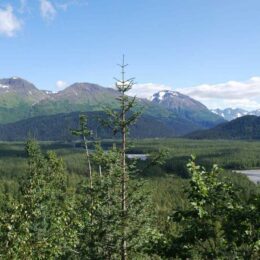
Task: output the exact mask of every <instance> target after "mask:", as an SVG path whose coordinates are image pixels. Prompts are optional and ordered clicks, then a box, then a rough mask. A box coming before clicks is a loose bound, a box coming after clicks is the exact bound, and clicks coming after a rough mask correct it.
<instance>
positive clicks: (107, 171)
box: [0, 64, 260, 259]
mask: <svg viewBox="0 0 260 260" xmlns="http://www.w3.org/2000/svg"><path fill="white" fill-rule="evenodd" d="M132 84H133V82H132V81H131V80H125V79H124V64H123V65H122V79H121V80H119V81H118V83H117V89H118V92H119V97H118V102H119V104H120V108H121V109H120V110H117V111H113V110H110V109H107V111H106V113H107V115H108V120H107V119H106V120H104V122H102V125H103V127H108V128H109V129H111V130H112V131H113V132H114V134H119V136H118V139H116V140H110V141H101V140H99V141H93V140H92V132H91V131H90V130H89V128H88V118H87V117H86V116H84V115H81V116H80V118H79V121H78V122H79V124H78V127H77V129H71V134H72V135H74V136H77V138H78V140H79V139H81V140H82V142H77V143H76V142H73V141H69V140H68V142H67V143H65V144H64V143H51V142H49V143H40V144H37V142H36V141H35V140H29V141H27V142H26V144H25V147H23V146H24V144H23V143H2V144H0V151H1V159H0V163H1V169H0V171H1V172H0V178H1V183H0V258H1V259H258V258H259V255H260V214H259V213H260V194H259V187H258V186H257V185H255V184H254V183H252V182H250V181H249V180H248V179H247V177H245V176H243V175H240V174H236V173H233V172H231V171H229V169H235V168H237V169H238V168H247V167H259V166H260V158H259V150H260V144H259V143H250V142H228V141H222V142H213V141H204V142H201V141H190V140H184V139H178V140H170V139H158V140H151V139H147V140H143V141H136V140H129V139H128V130H129V128H130V126H131V125H133V124H135V122H136V120H138V117H139V116H140V113H139V112H138V111H135V112H131V110H132V108H134V106H135V99H134V98H129V97H128V96H127V95H125V94H126V93H127V91H128V90H129V89H130V88H131V86H132ZM50 150H55V151H56V152H57V153H55V152H53V151H50ZM127 153H145V154H148V155H149V156H148V159H147V160H145V161H142V160H129V159H127V156H126V155H127ZM191 154H194V155H197V159H196V158H195V156H191ZM216 163H217V164H218V165H219V166H217V164H216ZM200 165H201V166H200ZM219 167H221V168H223V170H222V169H221V168H219Z"/></svg>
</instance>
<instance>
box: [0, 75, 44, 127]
mask: <svg viewBox="0 0 260 260" xmlns="http://www.w3.org/2000/svg"><path fill="white" fill-rule="evenodd" d="M45 98H47V94H46V93H44V92H43V91H40V90H38V89H37V88H36V87H35V86H34V85H33V84H32V83H30V82H28V81H26V80H24V79H21V78H16V77H13V78H10V79H0V122H1V123H8V122H13V121H16V120H17V119H21V118H27V117H30V115H31V108H32V106H33V105H34V104H36V103H38V102H40V101H41V100H43V99H45Z"/></svg>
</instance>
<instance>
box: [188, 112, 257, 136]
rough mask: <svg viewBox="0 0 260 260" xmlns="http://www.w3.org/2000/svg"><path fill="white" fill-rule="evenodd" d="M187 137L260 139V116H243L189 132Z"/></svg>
mask: <svg viewBox="0 0 260 260" xmlns="http://www.w3.org/2000/svg"><path fill="white" fill-rule="evenodd" d="M187 137H189V138H194V139H237V140H259V139H260V117H257V116H243V117H240V118H237V119H235V120H232V121H230V122H227V123H224V124H220V125H218V126H216V127H214V128H212V129H208V130H202V131H196V132H194V133H191V134H188V135H187Z"/></svg>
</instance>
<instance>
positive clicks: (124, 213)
mask: <svg viewBox="0 0 260 260" xmlns="http://www.w3.org/2000/svg"><path fill="white" fill-rule="evenodd" d="M123 82H124V74H123ZM122 101H123V106H122V123H123V127H122V180H121V200H122V201H121V202H122V205H121V209H122V228H123V232H122V236H123V237H122V245H121V247H122V249H121V259H122V260H127V239H126V224H127V223H126V218H127V205H126V193H127V187H126V182H127V176H126V175H127V173H126V155H125V154H126V126H125V120H126V118H125V117H126V115H125V101H124V93H123V95H122Z"/></svg>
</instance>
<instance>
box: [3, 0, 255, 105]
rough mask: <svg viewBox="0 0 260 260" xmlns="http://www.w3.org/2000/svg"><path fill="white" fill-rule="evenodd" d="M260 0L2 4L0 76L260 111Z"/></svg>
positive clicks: (19, 0) (27, 0)
mask: <svg viewBox="0 0 260 260" xmlns="http://www.w3.org/2000/svg"><path fill="white" fill-rule="evenodd" d="M259 46H260V1H259V0H246V1H245V0H131V1H130V0H128V1H127V0H0V78H6V77H12V76H18V77H22V78H25V79H27V80H28V81H30V82H32V83H34V84H35V85H36V86H37V87H38V88H40V89H49V90H53V91H59V90H61V89H63V88H65V87H66V86H68V85H70V84H72V83H74V82H92V83H98V84H100V85H102V86H106V87H111V86H113V84H114V79H113V77H117V76H119V67H118V66H117V64H118V63H120V61H121V58H122V55H123V54H125V56H126V60H127V63H129V66H128V67H127V74H128V75H129V77H132V76H134V77H135V78H136V82H137V85H136V86H135V87H134V88H133V90H132V92H131V94H133V95H135V94H136V95H137V96H139V97H150V96H151V95H152V94H153V93H154V92H156V91H160V90H163V89H171V90H175V91H180V92H182V93H184V94H187V95H190V96H191V97H193V98H195V99H197V100H199V101H201V102H202V103H204V104H205V105H207V106H208V107H209V108H217V107H219V108H225V107H234V108H235V107H241V108H245V109H248V110H254V109H259V108H260V49H259Z"/></svg>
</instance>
